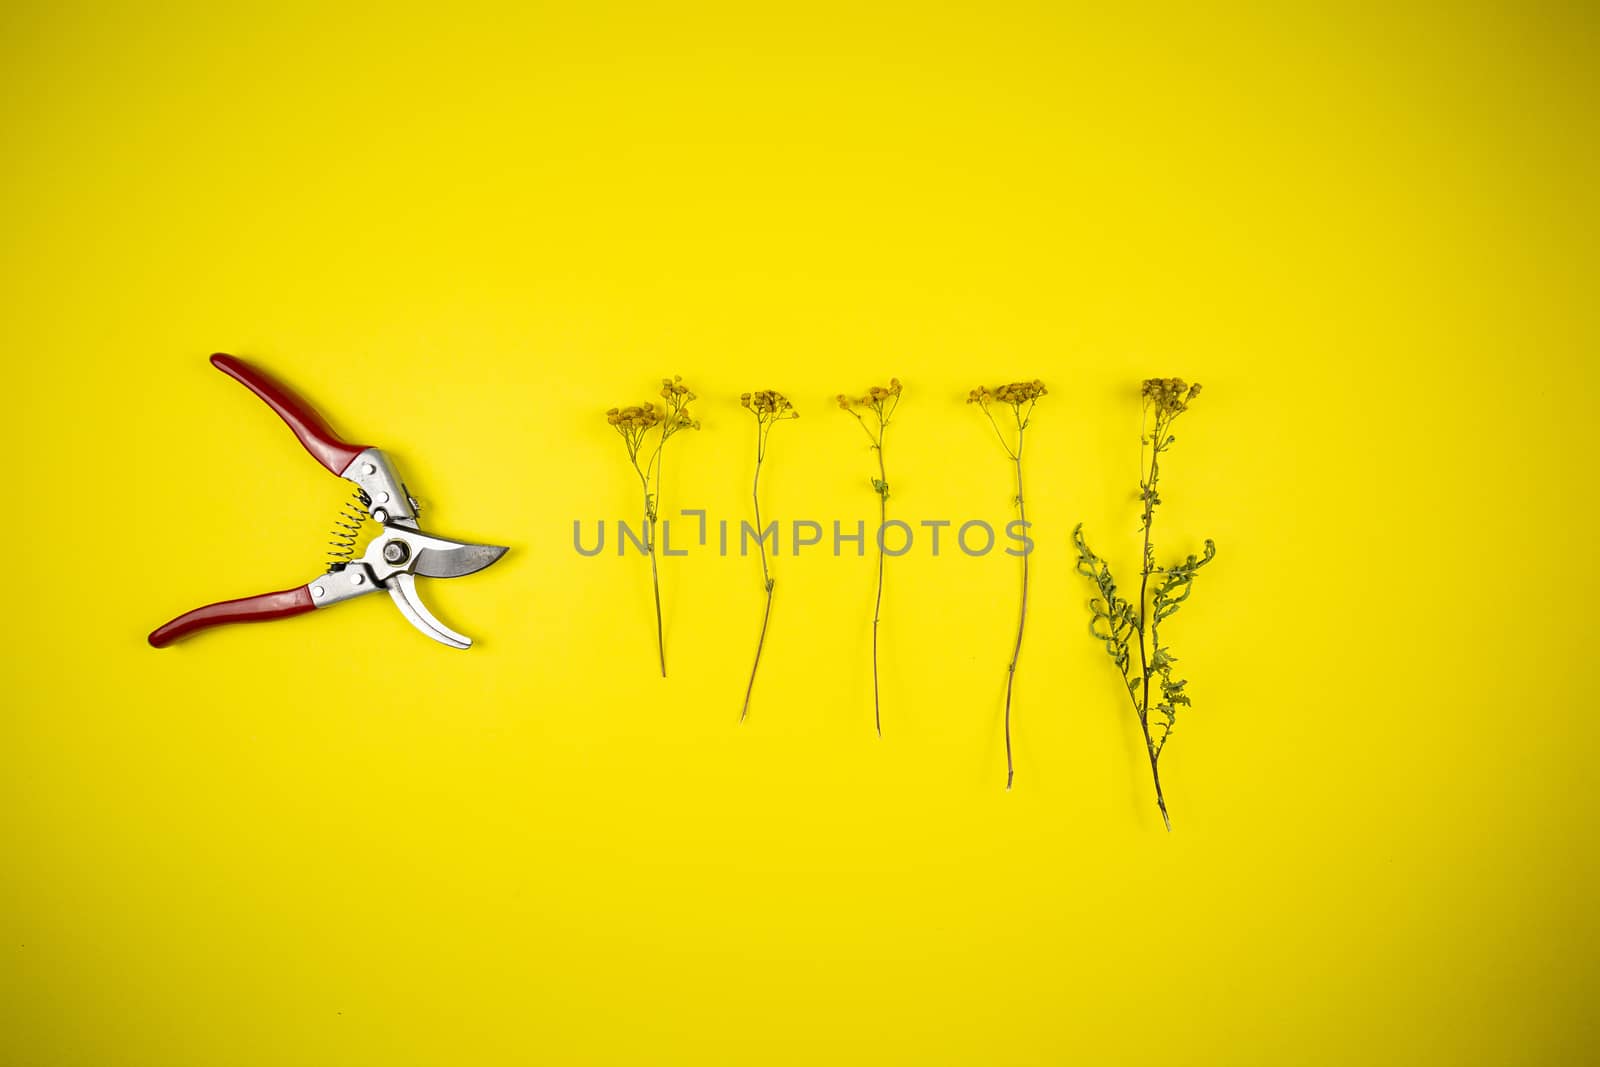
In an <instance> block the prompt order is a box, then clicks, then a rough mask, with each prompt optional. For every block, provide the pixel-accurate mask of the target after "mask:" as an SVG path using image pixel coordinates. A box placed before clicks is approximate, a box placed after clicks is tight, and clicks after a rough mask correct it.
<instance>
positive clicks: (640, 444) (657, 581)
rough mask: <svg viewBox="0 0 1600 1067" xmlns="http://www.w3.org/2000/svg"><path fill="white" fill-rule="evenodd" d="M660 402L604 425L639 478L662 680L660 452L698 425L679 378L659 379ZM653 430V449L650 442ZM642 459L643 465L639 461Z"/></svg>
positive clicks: (614, 414) (612, 416)
mask: <svg viewBox="0 0 1600 1067" xmlns="http://www.w3.org/2000/svg"><path fill="white" fill-rule="evenodd" d="M659 395H660V397H661V399H662V400H663V401H665V406H663V405H661V404H656V403H646V404H635V405H632V406H629V407H624V408H609V409H607V411H606V422H607V423H608V424H610V426H611V427H612V429H614V430H616V431H617V434H618V436H620V437H621V438H622V441H623V444H624V445H625V446H626V447H627V450H628V462H629V463H631V464H633V470H634V473H635V474H637V475H638V476H639V486H640V488H641V489H642V490H643V492H644V520H645V547H646V548H647V549H648V550H649V552H650V581H651V584H652V586H653V587H654V590H655V601H656V655H657V657H658V658H659V659H660V661H661V677H663V678H665V677H666V676H667V649H666V642H665V641H664V639H663V635H662V626H661V573H660V570H659V568H658V566H657V562H656V519H657V517H658V514H659V513H658V509H657V502H658V501H659V500H660V497H661V450H662V448H663V447H665V445H666V443H667V439H668V438H670V437H671V436H672V435H673V434H675V433H677V432H678V431H679V430H698V429H699V428H700V422H699V420H698V419H696V418H695V417H694V416H693V415H691V414H690V413H689V402H690V401H692V400H695V399H696V397H695V395H694V393H692V392H690V391H689V387H688V386H686V385H684V384H683V379H682V378H663V379H661V390H660V393H659ZM652 430H654V431H655V434H654V441H653V446H654V447H652V444H651V442H650V441H649V438H650V437H651V436H652V435H651V431H652ZM641 457H643V460H644V462H643V464H642V465H641V463H640V458H641ZM652 477H653V478H654V479H655V492H651V491H650V480H651V478H652Z"/></svg>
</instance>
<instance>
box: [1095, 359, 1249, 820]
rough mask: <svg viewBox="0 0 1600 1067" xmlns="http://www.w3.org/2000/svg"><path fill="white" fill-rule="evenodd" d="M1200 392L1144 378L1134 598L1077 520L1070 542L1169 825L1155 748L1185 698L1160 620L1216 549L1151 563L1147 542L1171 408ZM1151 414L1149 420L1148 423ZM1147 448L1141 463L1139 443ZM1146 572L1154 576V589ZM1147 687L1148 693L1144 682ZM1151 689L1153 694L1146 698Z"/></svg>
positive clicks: (1173, 415) (1179, 382) (1178, 603)
mask: <svg viewBox="0 0 1600 1067" xmlns="http://www.w3.org/2000/svg"><path fill="white" fill-rule="evenodd" d="M1199 395H1200V386H1199V384H1198V383H1196V384H1194V385H1190V384H1188V383H1187V382H1185V381H1184V380H1183V379H1182V378H1150V379H1148V380H1146V381H1145V383H1144V386H1143V389H1142V396H1143V399H1144V418H1145V421H1146V425H1147V426H1149V432H1147V433H1141V435H1140V438H1139V478H1140V480H1139V500H1140V503H1141V505H1142V512H1141V517H1140V522H1139V531H1140V533H1141V535H1142V536H1143V539H1144V548H1143V553H1142V555H1141V561H1142V562H1141V564H1140V569H1139V600H1138V602H1137V603H1133V602H1131V601H1129V600H1126V599H1124V598H1123V597H1121V596H1119V595H1118V593H1117V585H1116V582H1115V581H1114V580H1113V579H1112V577H1111V568H1110V566H1109V565H1107V564H1106V562H1105V561H1104V560H1103V559H1101V558H1100V557H1099V556H1097V555H1095V554H1094V552H1093V551H1092V550H1091V549H1090V548H1089V545H1088V543H1087V542H1086V541H1085V540H1084V537H1083V524H1082V523H1079V524H1078V526H1077V528H1076V529H1074V530H1073V531H1072V543H1073V544H1074V545H1075V546H1076V547H1077V549H1078V573H1080V574H1082V575H1083V576H1084V577H1086V578H1088V579H1089V580H1090V581H1092V582H1093V583H1094V584H1095V588H1096V590H1097V591H1098V592H1099V594H1100V595H1099V596H1097V597H1095V598H1093V599H1091V600H1090V601H1089V610H1090V612H1091V618H1090V621H1089V632H1090V633H1091V634H1093V635H1094V636H1095V637H1096V638H1097V639H1098V640H1099V641H1100V642H1101V643H1102V644H1104V645H1105V647H1106V653H1107V654H1108V655H1109V656H1110V657H1111V661H1112V663H1113V664H1114V665H1115V666H1116V668H1117V673H1118V674H1119V675H1120V676H1121V677H1122V681H1123V684H1124V685H1125V686H1126V687H1127V690H1128V698H1129V700H1131V701H1132V703H1133V710H1134V712H1135V713H1136V714H1137V715H1138V718H1139V729H1140V732H1141V733H1143V735H1144V744H1145V750H1146V753H1147V754H1148V756H1149V758H1150V777H1151V780H1152V781H1153V782H1154V783H1155V789H1156V806H1157V807H1159V808H1160V809H1161V819H1162V822H1164V823H1165V824H1166V827H1167V829H1168V830H1171V829H1172V819H1171V817H1170V816H1169V815H1168V814H1167V801H1166V798H1165V797H1164V796H1163V795H1162V793H1161V772H1160V767H1159V764H1160V760H1161V753H1162V751H1163V750H1164V749H1165V748H1166V745H1167V741H1168V740H1169V739H1171V737H1172V731H1173V727H1174V726H1175V725H1176V721H1177V717H1178V708H1180V707H1188V706H1190V700H1189V695H1188V693H1187V692H1186V687H1187V685H1188V680H1187V679H1185V678H1178V679H1176V680H1174V678H1173V672H1172V667H1173V664H1175V663H1177V662H1178V661H1177V658H1176V657H1175V656H1173V655H1172V650H1171V649H1170V648H1168V647H1167V646H1166V645H1163V644H1162V643H1161V623H1162V622H1164V621H1165V620H1167V619H1169V618H1171V617H1172V616H1173V615H1175V614H1177V612H1178V609H1179V608H1180V607H1182V606H1183V604H1184V602H1185V601H1186V600H1188V599H1189V594H1190V593H1191V592H1192V591H1193V588H1194V577H1195V574H1196V573H1197V572H1198V571H1199V570H1200V568H1201V567H1204V566H1205V565H1206V564H1207V563H1210V562H1211V560H1212V559H1213V558H1215V556H1216V554H1217V548H1216V545H1215V544H1214V543H1213V542H1212V541H1211V540H1210V539H1209V538H1208V539H1207V540H1206V542H1205V548H1204V550H1203V551H1202V553H1201V554H1200V555H1199V556H1195V555H1189V556H1187V557H1185V559H1184V560H1183V562H1181V563H1177V564H1174V565H1172V566H1169V567H1158V566H1156V562H1155V544H1154V542H1153V541H1152V539H1151V535H1152V530H1153V527H1154V525H1155V514H1156V508H1157V507H1158V506H1159V505H1160V504H1161V494H1160V491H1159V485H1160V481H1161V456H1162V455H1163V454H1164V453H1165V452H1166V451H1167V450H1168V449H1170V448H1171V447H1172V445H1173V443H1174V442H1175V441H1177V438H1176V437H1174V436H1173V435H1172V424H1173V423H1174V422H1175V421H1176V420H1177V418H1178V416H1180V415H1182V414H1183V413H1184V412H1185V411H1187V410H1189V405H1190V404H1191V403H1192V402H1193V401H1194V399H1195V397H1197V396H1199ZM1152 420H1153V425H1151V423H1152ZM1146 447H1148V448H1149V450H1150V458H1149V465H1148V467H1146V463H1145V455H1144V450H1145V448H1146ZM1151 579H1155V585H1154V589H1152V588H1151ZM1135 642H1137V644H1138V650H1139V663H1138V665H1137V666H1135V665H1134V662H1133V646H1134V644H1135ZM1152 682H1154V683H1155V693H1154V694H1152V693H1151V683H1152ZM1152 695H1154V697H1155V702H1154V704H1152V703H1151V697H1152Z"/></svg>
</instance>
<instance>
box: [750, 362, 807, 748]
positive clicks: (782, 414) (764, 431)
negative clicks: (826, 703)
mask: <svg viewBox="0 0 1600 1067" xmlns="http://www.w3.org/2000/svg"><path fill="white" fill-rule="evenodd" d="M739 402H740V403H741V404H743V405H744V407H745V408H746V409H748V410H749V411H750V413H751V414H752V415H754V416H755V417H756V475H755V480H754V481H753V482H752V483H751V486H750V499H751V501H752V503H753V504H754V505H755V515H756V547H757V548H758V549H759V550H760V552H761V584H762V587H763V588H764V589H765V590H766V594H767V606H766V609H765V610H764V611H763V612H762V613H761V636H760V637H759V638H757V639H756V657H755V662H753V663H751V665H750V683H749V684H748V685H746V686H745V690H744V707H742V708H741V709H740V710H739V721H740V722H744V719H745V716H746V715H748V714H750V697H751V694H753V693H754V692H755V688H756V671H757V670H759V669H760V667H761V651H762V649H764V648H766V646H767V624H768V623H769V622H770V621H771V619H772V590H773V587H774V586H776V585H777V582H776V581H774V580H773V577H772V571H771V570H770V569H769V568H768V566H767V539H766V537H765V536H763V533H764V530H763V527H762V525H761V464H762V462H763V461H764V460H766V458H767V436H768V435H769V434H770V433H771V432H772V428H773V427H774V426H776V425H777V424H778V423H780V422H782V421H784V420H785V419H798V418H799V417H800V413H799V412H798V411H796V410H795V409H794V405H792V404H791V403H789V399H788V398H787V397H785V396H784V395H783V394H782V393H777V392H773V391H772V390H770V389H763V390H762V391H760V392H758V393H745V394H744V395H743V396H741V397H740V398H739Z"/></svg>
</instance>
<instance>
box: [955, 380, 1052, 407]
mask: <svg viewBox="0 0 1600 1067" xmlns="http://www.w3.org/2000/svg"><path fill="white" fill-rule="evenodd" d="M1048 392H1049V390H1048V389H1046V388H1045V387H1044V383H1043V382H1041V381H1040V380H1039V379H1037V378H1035V379H1034V380H1033V381H1031V382H1010V383H1008V384H1006V385H997V386H995V387H994V388H993V389H990V388H989V387H988V386H986V385H980V386H978V387H977V388H976V389H973V390H971V391H970V392H968V393H967V403H969V404H983V405H985V406H987V405H988V404H989V402H990V401H994V400H998V401H999V402H1000V403H1002V404H1011V405H1018V404H1026V403H1029V402H1030V401H1034V400H1038V399H1039V398H1040V397H1042V396H1044V395H1046V394H1047V393H1048Z"/></svg>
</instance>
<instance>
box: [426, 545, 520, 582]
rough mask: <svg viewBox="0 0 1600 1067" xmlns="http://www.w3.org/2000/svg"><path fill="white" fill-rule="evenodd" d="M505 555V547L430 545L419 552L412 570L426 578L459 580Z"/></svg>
mask: <svg viewBox="0 0 1600 1067" xmlns="http://www.w3.org/2000/svg"><path fill="white" fill-rule="evenodd" d="M435 540H437V539H435ZM505 554H506V548H505V546H504V545H466V544H457V545H455V546H454V547H453V548H437V547H434V546H431V545H430V546H429V547H427V548H424V549H419V550H418V552H417V559H416V562H415V563H413V564H412V566H411V570H412V571H413V572H414V573H416V574H420V575H422V576H423V577H424V578H459V577H461V576H462V575H463V574H474V573H476V572H477V571H481V570H483V568H485V567H487V566H488V565H489V564H491V563H493V562H494V561H495V560H497V559H499V558H500V557H501V556H503V555H505Z"/></svg>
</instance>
